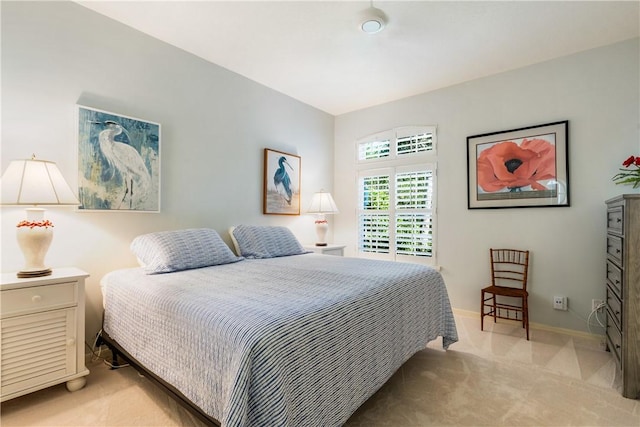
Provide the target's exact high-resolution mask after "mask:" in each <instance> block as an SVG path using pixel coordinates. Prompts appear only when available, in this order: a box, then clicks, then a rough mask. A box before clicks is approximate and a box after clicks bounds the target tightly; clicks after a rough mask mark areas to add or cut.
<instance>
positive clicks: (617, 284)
mask: <svg viewBox="0 0 640 427" xmlns="http://www.w3.org/2000/svg"><path fill="white" fill-rule="evenodd" d="M607 282H608V283H609V286H610V287H611V289H612V290H613V292H615V294H616V295H617V296H618V298H619V299H622V298H623V297H624V296H623V295H622V288H623V286H622V270H620V268H618V266H617V265H615V264H614V263H612V262H611V261H609V260H607Z"/></svg>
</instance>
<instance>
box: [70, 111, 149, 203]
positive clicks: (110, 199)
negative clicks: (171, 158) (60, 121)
mask: <svg viewBox="0 0 640 427" xmlns="http://www.w3.org/2000/svg"><path fill="white" fill-rule="evenodd" d="M78 154H79V155H78V166H79V180H78V187H79V194H78V195H79V199H80V203H81V206H80V209H85V210H128V211H143V212H159V210H160V125H159V124H157V123H152V122H146V121H143V120H140V119H134V118H131V117H125V116H120V115H116V114H113V113H108V112H105V111H100V110H94V109H91V108H87V107H81V106H79V107H78Z"/></svg>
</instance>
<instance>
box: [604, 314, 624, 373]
mask: <svg viewBox="0 0 640 427" xmlns="http://www.w3.org/2000/svg"><path fill="white" fill-rule="evenodd" d="M607 344H608V345H609V350H611V353H613V355H614V356H615V358H616V363H617V364H618V366H619V367H620V368H622V359H621V358H620V351H621V350H622V334H621V333H620V331H619V330H618V328H616V326H615V324H614V321H613V319H611V316H609V314H608V313H607Z"/></svg>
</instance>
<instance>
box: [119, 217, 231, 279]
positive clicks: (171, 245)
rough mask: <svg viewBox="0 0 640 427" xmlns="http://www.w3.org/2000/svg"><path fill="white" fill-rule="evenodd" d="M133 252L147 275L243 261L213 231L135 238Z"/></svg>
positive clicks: (153, 234)
mask: <svg viewBox="0 0 640 427" xmlns="http://www.w3.org/2000/svg"><path fill="white" fill-rule="evenodd" d="M131 251H132V252H133V253H134V254H135V255H136V256H137V257H138V261H139V262H140V264H141V265H142V266H143V268H144V270H145V272H146V273H147V274H157V273H170V272H172V271H181V270H189V269H192V268H201V267H209V266H212V265H221V264H229V263H232V262H237V261H240V260H242V259H243V258H242V257H237V256H235V255H234V254H233V252H231V249H229V247H228V246H227V244H226V243H225V242H224V241H223V240H222V238H221V237H220V235H219V234H218V233H217V232H216V231H215V230H211V229H209V228H191V229H185V230H174V231H159V232H156V233H149V234H143V235H141V236H138V237H136V238H135V239H133V242H131Z"/></svg>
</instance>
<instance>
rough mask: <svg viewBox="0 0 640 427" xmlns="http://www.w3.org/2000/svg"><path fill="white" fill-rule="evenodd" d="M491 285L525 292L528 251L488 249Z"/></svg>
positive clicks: (527, 273)
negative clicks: (519, 289)
mask: <svg viewBox="0 0 640 427" xmlns="http://www.w3.org/2000/svg"><path fill="white" fill-rule="evenodd" d="M489 251H490V255H491V284H492V285H494V286H507V287H510V288H521V289H524V290H525V291H526V290H527V279H528V275H529V251H520V250H517V249H490V250H489Z"/></svg>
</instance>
